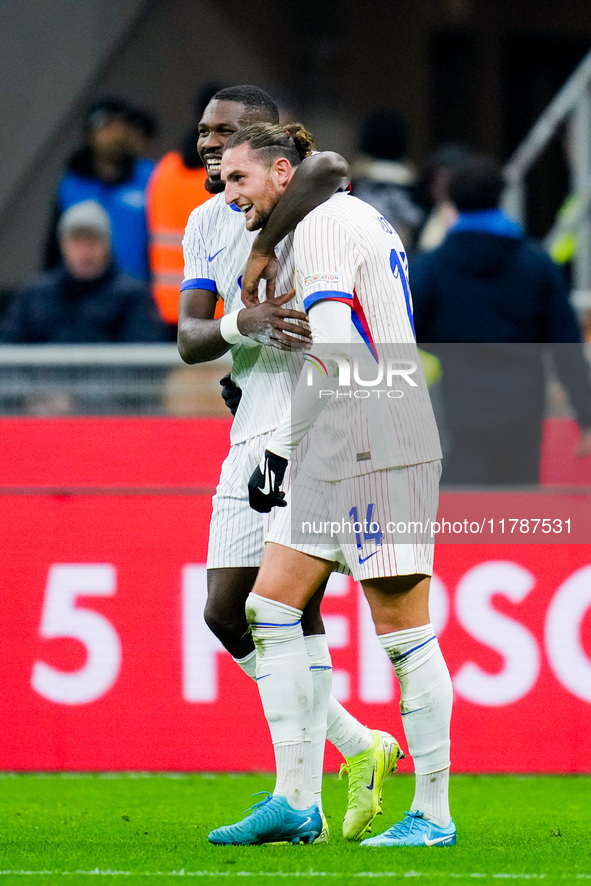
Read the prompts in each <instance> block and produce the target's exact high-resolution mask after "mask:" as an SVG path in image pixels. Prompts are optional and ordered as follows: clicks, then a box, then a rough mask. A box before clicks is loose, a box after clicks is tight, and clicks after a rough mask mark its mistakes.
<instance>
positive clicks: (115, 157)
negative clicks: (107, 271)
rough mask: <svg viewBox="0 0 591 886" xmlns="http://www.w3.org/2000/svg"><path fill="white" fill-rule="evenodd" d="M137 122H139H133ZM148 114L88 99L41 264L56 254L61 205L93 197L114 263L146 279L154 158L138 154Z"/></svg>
mask: <svg viewBox="0 0 591 886" xmlns="http://www.w3.org/2000/svg"><path fill="white" fill-rule="evenodd" d="M140 120H141V121H142V122H141V123H140V122H139V121H140ZM153 126H155V123H154V120H153V118H148V117H147V116H146V114H145V112H144V111H141V110H138V109H137V108H133V107H132V106H131V105H129V104H128V103H127V102H124V101H122V100H121V99H118V98H105V99H100V100H99V101H97V102H94V103H93V104H92V105H91V106H90V107H89V108H88V110H87V112H86V115H85V118H84V144H83V146H82V147H81V148H80V149H79V150H78V151H76V152H75V153H74V154H73V156H72V157H71V158H70V159H69V161H68V163H67V165H66V171H65V173H64V175H63V177H62V179H61V181H60V183H59V185H58V190H57V197H56V201H55V206H54V212H53V218H52V221H51V226H50V232H49V237H48V242H47V248H46V254H45V263H44V267H45V269H49V268H53V267H55V266H56V265H57V264H59V262H60V259H61V254H60V249H59V244H58V238H57V225H58V222H59V219H60V216H61V214H62V213H63V212H65V211H66V209H69V207H70V206H73V205H74V204H75V203H81V202H82V201H83V200H97V201H98V202H99V203H100V204H101V205H102V206H103V207H104V208H105V209H106V210H107V212H108V214H109V218H110V221H111V230H112V248H113V255H114V258H115V261H116V263H117V266H118V267H119V268H120V270H122V271H124V272H125V273H126V274H129V275H130V276H132V277H135V278H137V279H138V280H146V281H147V280H149V276H150V275H149V267H148V230H147V225H146V215H145V205H144V204H145V190H146V185H147V183H148V179H149V177H150V174H151V172H152V170H153V168H154V165H155V164H154V161H153V160H149V159H147V158H145V157H138V154H137V152H138V149H139V148H140V147H141V141H142V135H141V133H142V132H143V133H144V144H145V136H146V133H149V132H151V127H153Z"/></svg>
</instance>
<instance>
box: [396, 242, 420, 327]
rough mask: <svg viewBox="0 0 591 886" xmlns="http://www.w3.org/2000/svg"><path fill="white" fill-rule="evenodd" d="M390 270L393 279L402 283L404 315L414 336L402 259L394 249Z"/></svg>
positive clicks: (409, 299) (408, 290)
mask: <svg viewBox="0 0 591 886" xmlns="http://www.w3.org/2000/svg"><path fill="white" fill-rule="evenodd" d="M390 268H391V269H392V273H393V274H394V276H395V277H399V278H400V282H401V283H402V289H403V291H404V300H405V302H406V313H407V314H408V319H409V321H410V326H411V329H412V334H413V335H414V336H416V332H415V323H414V320H413V316H412V303H411V298H410V288H409V285H408V279H407V276H406V271H405V269H404V266H403V264H402V257H401V256H400V255H399V254H398V253H397V252H396V250H395V249H392V250H390Z"/></svg>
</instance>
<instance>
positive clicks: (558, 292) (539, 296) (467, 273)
mask: <svg viewBox="0 0 591 886" xmlns="http://www.w3.org/2000/svg"><path fill="white" fill-rule="evenodd" d="M502 186H503V181H502V177H501V174H500V171H499V168H498V167H497V165H496V164H494V163H493V161H491V160H488V159H487V158H482V157H477V158H474V159H472V160H470V161H469V162H468V163H467V164H466V166H465V167H464V168H463V169H461V170H459V172H458V173H456V175H455V176H454V179H453V180H452V184H451V193H452V199H453V200H454V202H455V204H456V206H457V207H458V209H459V211H460V217H459V220H458V222H457V224H456V225H455V227H454V228H452V230H451V231H450V233H449V234H448V235H447V237H446V239H445V240H444V242H443V244H442V245H441V246H440V247H439V248H438V249H436V250H434V251H433V252H431V253H427V254H425V255H421V256H418V257H417V258H415V259H414V261H411V263H410V284H411V290H412V294H413V304H414V319H415V328H416V332H417V341H418V342H419V343H420V344H422V345H423V347H424V348H425V349H426V350H427V351H431V352H432V353H434V354H436V355H437V356H438V357H439V358H440V360H441V363H442V368H443V379H442V394H443V401H444V411H445V421H446V425H447V429H448V432H449V434H450V436H451V443H450V451H449V454H448V457H447V458H446V459H445V460H444V469H443V477H442V480H443V482H446V483H472V484H478V483H506V484H526V483H536V482H537V480H538V464H539V454H540V445H541V435H542V422H543V418H544V414H545V390H546V381H545V363H546V359H547V354H548V352H550V353H551V354H552V356H553V358H554V364H555V368H556V371H557V373H558V376H559V378H560V380H561V382H562V383H563V385H564V386H565V388H566V390H567V392H568V394H569V397H570V400H571V403H572V406H573V408H574V410H575V413H576V416H577V419H578V422H579V424H580V426H581V428H582V429H583V430H584V432H585V433H584V434H583V437H582V440H581V445H580V447H579V454H580V455H584V454H588V452H589V451H591V432H589V429H591V387H590V385H589V368H588V366H587V364H586V362H585V358H584V354H583V349H582V346H581V338H580V332H579V328H578V325H577V321H576V318H575V316H574V313H573V310H572V308H571V306H570V303H569V301H568V293H567V290H566V286H565V283H564V280H563V278H562V274H561V272H560V270H559V268H558V267H557V266H556V265H555V264H554V263H553V262H552V261H551V259H550V258H549V257H548V256H547V255H546V254H545V253H544V252H543V251H542V250H541V248H540V247H539V246H538V245H537V244H536V243H534V242H532V241H531V240H529V239H528V238H527V237H526V236H525V235H524V233H523V231H522V229H521V228H520V226H519V225H517V224H516V223H515V222H513V221H511V219H509V218H508V217H507V216H505V215H504V214H503V213H502V212H501V210H499V209H498V208H496V206H497V202H498V199H499V197H500V193H501V189H502Z"/></svg>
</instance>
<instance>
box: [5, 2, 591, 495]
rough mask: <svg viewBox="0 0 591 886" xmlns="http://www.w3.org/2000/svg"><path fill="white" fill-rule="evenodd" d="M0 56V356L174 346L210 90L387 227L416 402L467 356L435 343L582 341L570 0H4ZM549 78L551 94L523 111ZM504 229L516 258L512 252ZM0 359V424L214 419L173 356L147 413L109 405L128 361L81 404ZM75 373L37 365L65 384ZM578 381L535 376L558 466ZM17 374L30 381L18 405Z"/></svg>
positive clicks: (565, 357) (586, 125)
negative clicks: (118, 416)
mask: <svg viewBox="0 0 591 886" xmlns="http://www.w3.org/2000/svg"><path fill="white" fill-rule="evenodd" d="M0 47H1V48H2V52H0V71H1V72H2V74H3V82H4V83H5V84H7V88H6V89H5V90H4V92H3V96H2V97H0V112H1V113H2V118H3V120H5V121H8V126H6V125H4V126H3V127H2V134H1V136H0V138H1V140H2V147H3V150H2V156H3V164H4V166H5V174H4V175H3V177H2V182H0V254H2V256H3V259H2V263H1V266H0V344H2V345H25V344H28V345H39V344H53V345H57V344H61V345H68V346H75V345H78V346H80V345H91V344H92V345H97V344H100V345H108V344H122V343H125V344H138V343H143V344H148V343H150V344H167V343H168V344H169V345H170V344H172V343H173V342H174V341H175V339H176V320H177V316H178V298H179V286H180V282H181V280H182V277H183V261H182V247H181V239H182V234H183V231H184V227H185V224H186V220H187V218H188V215H189V213H190V211H191V209H192V208H194V207H195V206H197V205H199V204H200V203H202V202H203V201H204V200H205V199H208V197H209V195H208V194H207V192H206V191H205V188H204V181H205V172H204V170H203V168H202V165H201V163H200V160H199V157H198V155H197V151H196V130H197V124H198V121H199V118H200V116H201V113H202V111H203V109H204V108H205V106H206V104H207V102H208V101H209V100H210V98H211V96H212V95H213V94H214V92H215V91H216V90H217V89H219V88H222V87H224V86H227V85H234V84H236V83H244V82H252V83H256V84H257V85H260V86H262V87H263V88H265V89H267V91H269V92H270V93H271V94H272V95H273V97H274V98H275V99H276V101H277V103H278V104H279V106H280V108H281V113H282V119H283V121H284V122H288V121H290V120H293V119H301V120H302V122H303V123H304V124H305V125H306V126H307V127H308V128H309V129H310V130H311V131H312V132H313V133H314V135H315V138H316V142H317V147H318V148H320V149H322V148H330V149H333V150H337V151H339V152H340V153H342V154H343V155H344V156H345V157H346V158H347V160H349V162H350V165H351V177H352V193H353V194H354V195H357V196H359V197H360V198H362V199H364V200H366V201H367V202H369V203H371V204H373V205H374V206H376V207H377V208H378V209H379V210H380V212H381V213H382V214H383V216H384V217H385V218H386V219H388V220H389V221H390V222H391V224H392V225H393V226H394V227H395V228H396V230H397V231H398V233H399V234H400V236H401V239H402V241H403V243H404V246H405V249H406V251H407V255H408V257H409V259H410V282H411V289H412V292H413V297H414V299H415V321H416V327H417V337H418V341H419V343H424V345H425V350H426V352H427V354H430V355H432V356H433V361H434V362H433V363H431V364H429V365H430V372H431V379H430V380H431V382H432V384H433V385H434V397H435V399H437V397H438V394H437V385H438V384H439V383H440V381H441V376H442V378H443V385H444V388H445V380H446V379H447V380H448V386H449V384H452V381H453V378H454V371H455V372H456V376H457V375H458V374H459V370H458V366H460V368H461V369H462V370H463V369H464V368H465V366H466V365H469V360H470V359H472V358H469V357H466V353H465V351H464V352H462V355H461V359H459V358H458V357H457V347H456V348H455V350H454V358H453V359H452V358H451V357H450V356H449V354H447V355H446V354H445V353H444V349H443V350H442V349H441V348H439V349H438V347H437V345H441V344H445V345H450V344H454V345H457V343H463V344H466V343H504V344H506V345H511V346H514V345H516V344H520V345H521V344H525V343H527V344H529V345H534V344H538V345H539V344H551V345H553V346H554V345H557V344H563V345H566V344H570V345H571V346H574V345H577V342H578V340H585V339H587V340H591V324H590V323H589V320H588V318H589V316H591V312H590V309H591V267H590V265H591V255H590V254H589V253H591V234H590V230H591V228H590V223H589V203H590V200H589V196H590V185H591V85H590V84H591V64H589V63H587V68H586V72H585V71H583V72H582V73H580V75H579V77H578V79H577V74H576V72H577V71H579V72H580V71H581V67H584V66H585V60H587V62H588V61H589V58H590V57H589V50H590V47H591V18H590V17H589V15H588V4H587V3H586V2H584V0H565V2H564V3H562V4H561V5H560V7H559V8H557V5H556V4H555V3H552V2H550V0H522V2H521V3H519V4H515V3H512V2H509V0H497V2H495V3H494V4H491V3H489V2H487V0H429V2H425V0H397V2H396V3H392V2H385V0H378V2H375V3H372V4H370V6H369V7H368V8H367V9H365V10H363V11H361V10H360V8H359V7H358V5H357V4H353V3H350V2H349V0H337V2H334V0H332V2H331V3H328V2H326V0H317V2H316V3H315V4H313V5H312V6H311V7H310V8H309V9H306V10H303V9H302V7H301V5H300V4H296V3H295V2H292V0H287V2H285V3H283V4H281V7H280V8H279V7H278V9H277V14H273V15H272V16H270V15H269V14H268V7H267V6H266V5H265V4H264V3H263V2H261V0H252V2H250V3H249V4H248V10H247V14H246V12H245V7H244V5H243V4H239V3H237V2H235V0H220V2H217V3H215V4H213V3H210V2H209V0H77V2H73V0H59V2H57V3H54V4H51V5H49V6H48V5H47V4H44V3H43V2H41V0H29V2H27V3H26V4H22V3H20V2H18V0H5V2H4V3H3V4H2V5H0ZM23 59H27V63H26V64H25V63H24V61H23ZM573 72H574V74H575V81H576V82H575V83H574V85H573V86H572V88H571V92H570V94H569V95H568V96H565V97H564V101H563V102H562V105H560V106H556V107H555V108H554V111H553V112H552V113H550V115H548V114H547V113H546V115H545V112H546V110H547V108H548V106H552V103H553V102H554V103H556V97H557V96H560V95H561V90H563V91H564V87H565V84H566V83H568V82H569V78H572V76H573ZM540 121H541V124H540ZM536 124H538V130H539V131H538V133H537V136H536V135H534V137H533V141H532V136H531V133H532V130H533V129H534V128H535V126H536ZM540 127H541V128H540ZM528 139H529V141H528ZM524 145H525V154H527V151H528V149H530V150H529V160H527V162H526V160H525V159H524ZM528 146H529V148H528ZM520 151H521V153H520ZM526 159H527V158H526ZM522 161H523V162H522ZM476 216H477V217H478V218H476ZM573 219H574V222H573V223H571V222H572V220H573ZM511 224H515V225H516V227H515V228H511V227H510V225H511ZM499 225H500V227H499ZM525 235H527V236H528V237H531V238H533V239H534V240H537V241H538V243H539V245H538V246H535V245H534V244H533V243H532V244H531V250H532V251H531V252H527V253H524V254H521V253H519V254H518V252H517V251H516V242H517V240H519V242H520V243H521V242H522V240H523V239H524V238H525ZM528 242H529V241H528ZM528 248H530V247H528ZM429 256H430V257H429ZM547 256H550V257H547ZM450 269H451V270H450ZM443 280H445V283H443V282H441V281H443ZM475 281H476V282H475ZM464 290H465V293H464ZM462 293H464V295H463V294H462ZM531 293H533V295H531ZM452 295H453V297H452ZM475 300H476V301H477V302H478V304H479V305H480V306H481V307H482V310H479V311H477V312H476V313H474V312H473V311H472V306H473V302H474V301H475ZM499 301H502V302H503V305H502V306H501V307H499ZM489 302H490V305H491V306H490V309H489V308H487V307H486V305H487V304H488V303H489ZM506 355H507V352H506V351H505V354H504V356H503V361H504V363H505V364H506V359H505V358H506ZM10 359H11V362H10V363H9V364H4V365H2V366H0V369H1V374H2V376H3V377H4V386H2V384H0V388H2V391H0V401H1V402H0V411H2V412H4V413H5V414H6V413H9V414H10V413H11V412H18V411H25V412H29V413H31V412H32V413H34V414H69V413H70V412H72V411H81V412H85V411H86V412H101V411H109V410H113V411H119V412H121V411H123V412H125V411H130V410H131V411H134V410H135V411H139V412H142V411H144V412H153V411H157V412H158V411H160V412H165V413H168V414H181V415H184V414H203V413H204V412H209V411H214V412H215V411H217V410H218V406H217V405H212V404H213V400H214V398H213V397H210V396H209V394H208V391H209V388H208V381H207V378H206V376H205V375H201V376H198V375H196V374H195V370H192V369H189V368H187V369H183V368H182V367H179V368H175V362H174V361H175V359H176V358H173V357H170V358H167V360H169V363H170V365H171V366H172V367H173V368H172V369H170V366H169V367H168V368H167V370H166V372H165V373H164V378H165V382H164V383H163V384H164V387H163V388H162V389H160V390H159V392H158V394H157V395H155V399H153V400H152V401H150V400H149V398H148V399H147V400H146V398H144V401H145V402H144V401H142V398H141V397H140V396H139V395H138V394H137V392H136V394H134V395H133V396H131V395H129V393H125V392H126V391H128V385H127V384H126V382H125V374H126V373H130V372H131V373H133V374H134V377H136V378H137V377H139V376H138V372H140V369H139V368H138V366H139V363H138V364H134V366H132V367H131V368H129V367H127V368H122V367H119V370H118V372H119V375H118V376H117V377H115V376H111V380H110V382H109V383H108V384H106V385H105V384H104V383H102V382H101V380H100V378H99V377H97V376H96V373H95V382H94V387H93V386H92V385H91V388H92V390H94V392H95V395H94V399H93V395H90V396H89V397H87V398H86V400H85V405H81V403H82V401H81V400H80V398H78V400H77V399H76V396H75V395H72V396H68V397H64V396H63V395H62V394H60V393H58V392H57V389H54V388H51V387H48V388H47V390H46V391H45V393H43V391H42V390H41V388H40V379H41V377H47V370H46V367H44V366H41V367H39V366H36V367H35V366H32V367H31V366H29V367H25V366H23V365H17V363H18V361H16V360H15V358H12V357H11V358H10ZM427 359H428V358H427ZM454 359H455V363H454V362H453V360H454ZM524 359H525V363H526V364H527V361H528V360H529V364H527V365H528V366H529V369H528V370H527V371H530V370H531V372H532V373H534V374H535V372H536V371H537V370H534V369H533V368H532V367H533V366H534V364H535V365H536V366H537V364H538V363H539V364H540V365H541V362H542V361H543V360H545V357H544V356H543V355H534V356H532V354H531V353H530V354H529V355H528V356H527V358H524V353H523V349H521V350H520V352H519V354H518V355H517V356H515V355H514V356H510V357H509V360H514V366H515V367H517V368H518V371H522V370H523V366H524ZM446 360H447V367H448V368H447V371H446V369H445V364H446ZM467 360H468V363H466V361H467ZM495 360H496V361H497V362H496V363H495V372H494V373H493V375H494V379H495V383H496V382H498V374H497V369H498V360H499V358H498V357H495ZM477 361H478V363H479V364H482V362H483V360H482V357H481V356H480V355H479V356H478V358H477ZM32 362H33V363H34V362H35V361H34V360H33V361H32ZM84 362H85V361H84V359H82V361H81V362H80V361H79V362H78V364H77V367H76V368H72V366H71V365H70V364H69V363H68V361H67V360H66V359H65V358H64V359H63V361H62V364H61V366H62V372H63V373H64V374H67V375H68V376H69V378H70V380H71V379H72V378H73V377H74V376H75V375H76V372H79V373H80V384H81V385H82V386H83V387H84V385H86V389H87V392H88V384H89V382H88V378H87V376H86V375H85V371H86V370H85V369H84V366H82V365H81V364H84ZM165 362H166V361H165ZM176 362H177V363H178V359H177V360H176ZM115 363H116V361H115ZM442 367H443V373H442ZM59 371H60V370H59V367H57V368H55V367H54V377H55V378H58V377H59ZM143 371H144V372H149V371H150V370H146V367H145V365H144V366H143ZM35 372H36V373H37V375H36V376H35V374H34V373H35ZM31 373H33V374H31ZM140 374H141V373H140ZM493 375H491V379H492V377H493ZM218 376H219V373H218ZM587 376H588V369H587V367H586V365H585V363H584V361H583V358H582V351H581V350H580V349H578V345H577V346H576V347H571V348H569V349H568V353H566V352H564V350H563V351H562V352H559V351H558V350H557V348H554V372H553V371H551V372H550V374H549V375H548V373H547V372H546V374H545V376H544V377H545V379H546V380H547V379H548V378H550V388H551V389H552V385H553V384H554V378H555V377H556V378H559V379H560V381H561V382H562V385H563V388H564V390H565V391H566V394H567V395H568V397H567V398H565V397H564V396H563V395H562V394H561V393H560V391H561V388H560V386H558V387H557V388H556V390H555V397H554V406H553V408H554V409H555V410H558V411H560V409H562V408H563V406H564V404H565V403H566V399H570V403H571V407H572V408H573V409H574V412H575V415H576V417H577V419H578V422H579V426H580V428H581V429H582V431H583V436H582V438H581V451H580V454H582V455H584V454H586V453H587V452H588V451H589V452H591V397H590V396H589V393H590V389H589V385H588V379H587ZM25 378H27V379H29V381H30V379H31V378H33V379H35V392H34V393H33V394H32V393H31V392H30V390H29V393H28V394H27V395H26V396H24V395H23V394H22V391H23V390H25V386H24V382H23V380H24V379H25ZM97 378H98V380H97ZM532 378H533V375H532ZM183 379H185V380H186V384H184V383H183ZM532 384H533V382H532ZM101 385H102V392H101ZM105 387H108V388H109V391H108V397H106V394H105V392H104V389H105ZM493 387H494V385H493V383H492V381H490V388H491V390H492V388H493ZM539 387H540V384H539V380H537V376H536V381H535V385H534V386H533V387H532V388H530V389H527V390H526V389H520V391H519V392H518V394H517V395H516V396H515V398H514V402H513V405H512V406H511V408H510V409H509V410H508V412H507V410H506V412H507V421H506V422H505V425H504V426H503V430H502V432H500V436H499V440H501V439H504V438H505V437H506V436H507V434H508V433H510V432H509V427H511V426H512V427H513V428H515V422H516V421H517V419H518V416H519V415H520V414H523V409H522V407H523V403H524V402H529V403H531V402H532V398H533V399H534V400H535V401H536V402H535V410H534V412H535V413H536V415H535V416H533V412H532V414H530V415H529V418H528V420H529V421H530V423H531V422H533V423H534V424H538V425H539V424H540V421H541V418H539V417H538V416H537V414H538V412H539V413H540V415H541V413H542V412H543V411H544V410H545V409H546V408H547V407H546V405H545V401H544V402H542V401H543V400H544V392H542V394H540V392H539V390H538V388H539ZM485 388H486V385H485ZM117 392H118V393H117ZM444 393H445V391H444ZM488 393H489V394H490V391H489V392H488ZM453 396H456V397H457V396H459V397H460V398H464V400H465V395H464V393H463V392H462V391H461V390H460V393H459V394H458V391H455V393H453ZM447 397H448V403H449V397H450V391H449V390H448V391H447ZM540 398H541V399H540ZM561 398H562V399H561ZM493 399H494V398H493ZM501 399H503V404H502V405H504V406H505V407H506V406H507V401H506V398H505V397H503V398H501ZM538 400H540V402H539V403H538ZM107 401H108V402H107ZM216 403H217V401H216ZM489 403H490V400H489ZM466 409H467V407H465V408H464V412H465V411H466ZM474 409H475V406H474V403H472V404H471V405H470V411H471V412H474ZM499 409H501V404H499ZM532 416H533V417H532ZM454 421H455V422H456V425H457V426H456V429H455V435H456V438H457V439H459V438H460V437H462V438H463V439H464V440H467V439H469V436H466V435H467V433H468V432H467V429H466V427H465V420H464V417H463V416H462V415H458V416H455V417H453V416H451V411H450V409H449V405H448V417H447V426H448V434H449V440H452V439H453V437H454V429H453V427H451V426H452V425H453V424H454ZM462 422H463V424H462ZM497 424H498V423H497ZM586 431H588V432H589V433H588V438H587V439H585V432H586ZM479 432H480V433H482V432H483V429H482V428H481V429H480V431H479ZM484 433H488V431H487V430H486V429H484ZM534 436H535V438H536V439H535V440H534V441H533V443H532V446H534V448H535V447H538V448H539V437H540V433H539V430H538V431H536V434H534ZM450 445H451V443H450ZM499 445H500V443H499ZM477 447H478V443H477V437H475V438H474V439H472V443H471V449H472V451H474V449H475V448H477ZM460 462H461V463H462V465H463V469H464V470H465V467H466V459H465V457H464V456H463V455H462V456H461V457H460ZM450 470H451V468H450ZM474 470H475V472H476V473H475V474H474V477H473V481H474V482H478V478H479V477H480V474H479V473H478V471H479V470H481V467H480V468H479V467H478V466H476V467H474ZM488 475H489V476H490V477H493V475H494V471H493V470H492V468H490V466H489V468H488ZM520 477H521V478H522V481H523V482H534V481H535V477H532V476H531V475H528V478H527V480H526V479H525V475H523V476H522V475H520ZM505 479H506V482H513V480H511V479H507V478H505ZM517 479H519V478H517Z"/></svg>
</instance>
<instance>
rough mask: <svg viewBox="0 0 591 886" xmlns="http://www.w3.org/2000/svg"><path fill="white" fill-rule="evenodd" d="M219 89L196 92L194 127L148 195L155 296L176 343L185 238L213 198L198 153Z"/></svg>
mask: <svg viewBox="0 0 591 886" xmlns="http://www.w3.org/2000/svg"><path fill="white" fill-rule="evenodd" d="M218 88H219V87H218V86H217V85H213V84H210V85H208V86H206V87H204V88H203V89H202V90H201V91H200V92H199V93H198V95H197V96H196V99H195V104H194V114H195V119H194V122H193V124H192V126H191V127H190V129H189V130H188V131H187V132H186V133H185V135H184V136H183V138H182V140H181V143H180V145H179V147H178V148H177V150H175V151H170V153H168V154H165V155H164V157H163V158H162V159H161V160H160V162H159V163H157V165H156V168H155V169H154V172H153V173H152V175H151V177H150V181H149V183H148V189H147V193H146V215H147V219H148V230H149V236H150V245H149V258H150V271H151V274H152V293H153V295H154V299H155V301H156V305H157V306H158V310H159V312H160V316H161V317H162V319H163V320H164V321H165V323H167V324H168V326H169V332H170V338H171V340H173V341H176V324H177V322H178V316H179V297H180V288H181V283H182V282H183V277H184V259H183V246H182V240H183V234H184V233H185V227H186V225H187V219H188V218H189V215H190V213H191V212H192V211H193V209H195V207H196V206H199V205H200V204H201V203H204V202H205V200H208V199H209V197H210V196H211V194H209V193H208V192H207V191H206V190H205V181H206V179H207V172H206V171H205V169H204V167H203V163H202V162H201V158H200V157H199V154H198V153H197V136H198V130H199V120H200V119H201V115H202V114H203V111H204V109H205V107H206V105H208V104H209V101H210V99H211V98H212V97H213V96H214V95H215V93H216V92H217V91H218Z"/></svg>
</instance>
